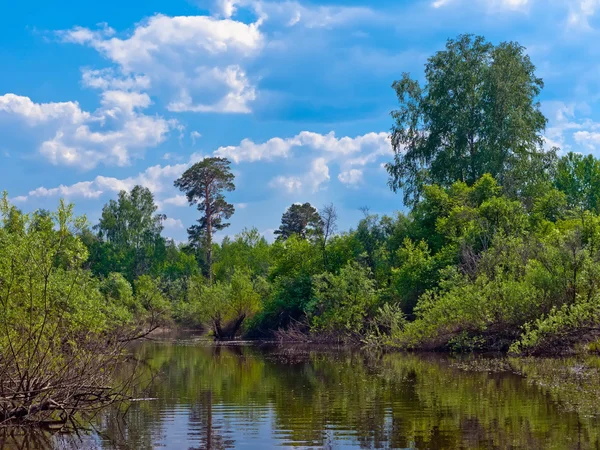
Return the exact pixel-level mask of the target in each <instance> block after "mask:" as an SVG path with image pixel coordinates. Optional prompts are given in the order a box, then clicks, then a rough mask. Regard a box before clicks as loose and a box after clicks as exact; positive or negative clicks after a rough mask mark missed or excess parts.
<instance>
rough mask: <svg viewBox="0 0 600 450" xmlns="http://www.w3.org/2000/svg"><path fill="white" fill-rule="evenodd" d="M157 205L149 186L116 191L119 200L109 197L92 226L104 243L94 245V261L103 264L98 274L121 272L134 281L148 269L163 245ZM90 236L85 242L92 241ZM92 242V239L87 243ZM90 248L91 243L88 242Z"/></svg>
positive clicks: (160, 220) (148, 270) (162, 218)
mask: <svg viewBox="0 0 600 450" xmlns="http://www.w3.org/2000/svg"><path fill="white" fill-rule="evenodd" d="M157 209H158V207H157V206H156V205H155V203H154V196H153V195H152V193H151V192H150V190H149V189H148V188H145V187H142V186H135V187H134V188H133V189H132V190H131V192H126V191H121V192H119V196H118V199H117V200H116V201H115V200H110V201H109V202H108V204H106V205H105V206H104V208H103V209H102V216H101V217H100V221H99V222H98V225H96V226H95V227H94V228H95V229H96V230H97V231H98V236H97V238H98V239H99V240H100V241H102V242H105V243H106V244H107V245H105V246H103V248H102V249H98V248H96V250H97V251H99V252H100V254H96V253H94V254H93V256H94V257H95V258H96V260H101V261H102V264H100V265H96V264H94V267H96V268H98V269H99V268H100V267H102V268H101V269H100V270H99V271H98V273H102V274H103V275H108V273H110V272H122V273H124V274H125V275H126V278H127V279H128V280H129V281H130V282H133V280H134V279H135V278H136V277H138V276H141V275H143V274H147V273H149V272H150V270H151V267H152V265H153V264H154V260H155V257H156V256H157V252H159V251H160V248H161V247H162V246H163V245H164V242H163V239H162V238H161V236H160V234H161V231H162V229H163V226H162V222H163V220H164V219H165V216H164V215H161V214H155V213H156V210H157ZM93 239H94V238H93V236H89V237H88V241H93ZM90 244H91V242H90ZM90 247H92V245H90Z"/></svg>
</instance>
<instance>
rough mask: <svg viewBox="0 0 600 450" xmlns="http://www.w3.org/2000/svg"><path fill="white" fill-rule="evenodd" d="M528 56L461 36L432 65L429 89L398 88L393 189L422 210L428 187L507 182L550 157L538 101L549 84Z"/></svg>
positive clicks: (408, 84) (511, 45)
mask: <svg viewBox="0 0 600 450" xmlns="http://www.w3.org/2000/svg"><path fill="white" fill-rule="evenodd" d="M534 71H535V67H534V65H533V64H532V63H531V61H530V59H529V57H528V56H527V55H526V54H525V49H524V48H523V47H522V46H520V45H519V44H517V43H515V42H504V43H501V44H499V45H497V46H495V45H493V44H491V43H489V42H486V41H485V39H484V38H483V37H479V36H472V35H461V36H459V37H458V38H457V39H455V40H449V41H448V42H447V44H446V49H445V50H443V51H439V52H437V53H436V54H435V55H433V56H432V57H430V58H429V60H428V62H427V64H426V66H425V79H426V84H425V86H423V87H422V86H420V85H419V83H418V81H415V80H413V79H411V78H410V76H409V74H407V73H405V74H404V75H403V77H402V78H401V79H400V80H398V81H395V82H394V84H393V88H394V90H395V91H396V94H397V96H398V100H399V103H400V105H399V106H400V107H399V109H398V110H395V111H392V117H393V119H394V125H393V127H392V136H391V139H392V146H393V149H394V152H395V156H394V161H393V162H391V163H389V164H388V165H387V170H388V172H389V174H390V181H389V184H390V187H391V188H392V189H394V190H398V189H402V190H403V192H404V202H405V203H406V204H408V205H414V204H415V203H416V202H417V201H418V200H419V198H420V197H421V194H422V189H423V186H424V185H426V184H432V183H435V184H439V185H441V186H445V187H447V186H450V185H452V183H454V182H455V181H464V182H466V183H467V184H472V183H474V182H475V181H476V180H478V179H479V178H480V177H481V176H482V175H483V174H484V173H490V174H491V175H492V176H494V177H496V178H497V179H498V180H499V181H500V182H501V183H502V182H503V179H504V176H505V174H506V173H508V172H509V171H510V170H511V168H512V167H513V166H516V165H517V163H519V171H521V172H523V170H524V169H523V167H522V164H523V161H529V160H531V161H534V160H536V159H537V158H538V157H539V156H540V155H541V154H542V153H543V151H542V142H543V141H542V134H541V133H542V131H543V130H544V128H545V125H546V118H545V117H544V116H543V114H542V113H541V112H540V105H539V103H538V102H537V101H536V98H537V96H538V95H539V93H540V91H541V89H542V88H543V82H542V80H541V79H540V78H538V77H536V75H535V73H534Z"/></svg>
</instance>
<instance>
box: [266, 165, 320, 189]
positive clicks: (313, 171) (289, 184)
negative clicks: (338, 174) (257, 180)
mask: <svg viewBox="0 0 600 450" xmlns="http://www.w3.org/2000/svg"><path fill="white" fill-rule="evenodd" d="M329 179H330V177H329V167H328V166H327V161H326V160H325V158H317V159H315V160H314V161H313V162H312V164H311V167H310V170H309V171H308V172H307V173H306V174H304V175H302V176H283V175H280V176H278V177H275V178H274V179H273V180H271V182H270V183H269V186H270V187H272V188H275V189H283V190H285V191H286V192H288V193H290V194H294V193H300V192H303V191H305V190H309V191H311V192H313V193H315V192H318V191H319V190H321V188H322V185H323V184H325V183H327V182H328V181H329Z"/></svg>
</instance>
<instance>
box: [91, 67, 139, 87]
mask: <svg viewBox="0 0 600 450" xmlns="http://www.w3.org/2000/svg"><path fill="white" fill-rule="evenodd" d="M81 82H82V83H83V85H84V86H86V87H90V88H94V89H101V90H110V89H117V90H125V91H126V90H147V89H149V88H150V86H151V82H150V77H148V76H146V75H139V74H130V75H118V74H117V73H116V71H115V70H114V69H111V68H107V69H101V70H92V69H89V68H84V69H82V71H81Z"/></svg>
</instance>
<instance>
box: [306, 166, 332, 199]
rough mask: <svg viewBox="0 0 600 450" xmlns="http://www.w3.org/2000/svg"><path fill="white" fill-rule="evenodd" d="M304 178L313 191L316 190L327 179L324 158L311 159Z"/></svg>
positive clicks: (327, 172)
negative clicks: (309, 167)
mask: <svg viewBox="0 0 600 450" xmlns="http://www.w3.org/2000/svg"><path fill="white" fill-rule="evenodd" d="M306 179H307V182H308V184H309V185H310V187H311V189H312V191H313V192H317V191H318V190H319V189H321V185H322V184H323V183H326V182H328V181H329V167H328V166H327V161H326V160H325V158H317V159H315V160H314V161H313V163H312V166H311V169H310V172H309V173H308V175H307V177H306Z"/></svg>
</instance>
